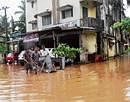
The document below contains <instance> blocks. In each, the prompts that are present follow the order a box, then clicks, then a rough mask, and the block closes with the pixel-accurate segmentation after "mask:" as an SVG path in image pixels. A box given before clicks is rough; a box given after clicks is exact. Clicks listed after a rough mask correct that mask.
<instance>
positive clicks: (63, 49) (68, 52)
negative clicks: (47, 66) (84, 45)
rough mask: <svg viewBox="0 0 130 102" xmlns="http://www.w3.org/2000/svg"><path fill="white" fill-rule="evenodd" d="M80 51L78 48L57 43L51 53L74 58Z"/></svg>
mask: <svg viewBox="0 0 130 102" xmlns="http://www.w3.org/2000/svg"><path fill="white" fill-rule="evenodd" d="M78 53H80V49H79V48H71V47H70V46H69V45H67V44H59V46H58V47H57V48H54V49H53V54H54V55H55V56H58V57H65V58H66V59H72V60H73V59H75V58H76V55H77V54H78Z"/></svg>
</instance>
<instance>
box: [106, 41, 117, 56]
mask: <svg viewBox="0 0 130 102" xmlns="http://www.w3.org/2000/svg"><path fill="white" fill-rule="evenodd" d="M104 54H105V55H106V56H107V55H108V57H113V56H115V55H116V49H115V44H114V45H113V46H112V47H109V44H108V42H107V39H106V40H105V41H104Z"/></svg>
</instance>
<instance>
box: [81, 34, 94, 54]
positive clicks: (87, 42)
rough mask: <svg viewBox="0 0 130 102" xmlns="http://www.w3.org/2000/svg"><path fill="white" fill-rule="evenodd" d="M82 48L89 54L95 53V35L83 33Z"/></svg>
mask: <svg viewBox="0 0 130 102" xmlns="http://www.w3.org/2000/svg"><path fill="white" fill-rule="evenodd" d="M82 47H83V48H87V49H88V52H89V53H95V52H96V50H97V49H96V33H95V32H85V33H84V34H82Z"/></svg>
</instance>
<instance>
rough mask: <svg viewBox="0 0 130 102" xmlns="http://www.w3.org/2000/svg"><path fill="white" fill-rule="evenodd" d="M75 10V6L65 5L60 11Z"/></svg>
mask: <svg viewBox="0 0 130 102" xmlns="http://www.w3.org/2000/svg"><path fill="white" fill-rule="evenodd" d="M72 8H73V6H72V5H69V4H68V5H65V6H61V7H60V8H59V9H60V10H61V11H63V10H69V9H72Z"/></svg>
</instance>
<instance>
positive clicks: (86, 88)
mask: <svg viewBox="0 0 130 102" xmlns="http://www.w3.org/2000/svg"><path fill="white" fill-rule="evenodd" d="M129 60H130V59H129V58H128V57H125V58H118V59H115V60H110V61H107V62H104V63H98V64H88V65H81V66H74V67H68V68H66V69H65V70H64V71H58V72H56V73H52V74H38V75H33V74H30V75H26V73H25V71H24V70H23V68H22V67H20V66H13V65H12V66H4V65H1V66H0V102H17V101H18V102H129V101H130V69H129V66H130V61H129Z"/></svg>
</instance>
